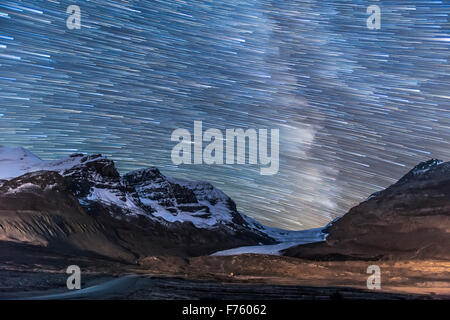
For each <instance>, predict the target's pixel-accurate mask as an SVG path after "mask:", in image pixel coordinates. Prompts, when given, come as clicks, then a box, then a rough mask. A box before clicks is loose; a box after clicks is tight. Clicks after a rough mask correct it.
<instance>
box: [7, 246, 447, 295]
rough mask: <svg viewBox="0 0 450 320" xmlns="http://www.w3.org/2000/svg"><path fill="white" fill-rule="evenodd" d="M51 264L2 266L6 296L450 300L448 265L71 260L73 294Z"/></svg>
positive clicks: (258, 258)
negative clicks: (369, 284)
mask: <svg viewBox="0 0 450 320" xmlns="http://www.w3.org/2000/svg"><path fill="white" fill-rule="evenodd" d="M46 258H49V256H47V257H46ZM48 261H52V265H46V261H41V263H42V264H41V263H40V264H29V263H22V264H20V265H18V264H13V263H10V262H0V299H25V298H37V299H194V300H195V299H219V300H220V299H450V262H447V261H399V262H373V261H372V262H366V261H330V262H312V261H306V260H300V259H296V258H288V257H280V256H269V255H239V256H205V257H197V258H180V257H148V258H145V259H143V260H141V261H139V262H138V263H137V264H136V265H125V264H120V263H112V262H105V261H101V260H94V259H88V260H86V258H83V259H80V260H79V261H77V260H76V259H72V260H65V261H66V262H67V263H70V264H73V263H75V264H76V263H78V264H79V265H80V267H81V269H82V290H80V291H68V290H67V288H66V280H67V277H68V275H67V274H66V273H65V268H64V267H63V268H61V267H62V266H63V265H64V263H62V264H59V263H56V264H54V262H58V261H57V260H47V262H48ZM59 262H62V260H61V261H59ZM372 264H377V265H379V266H380V268H381V272H382V275H381V279H382V284H381V285H382V289H381V290H375V291H374V290H368V289H367V288H366V281H367V277H368V276H369V274H367V273H366V270H367V267H368V266H369V265H372Z"/></svg>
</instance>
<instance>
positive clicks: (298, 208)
mask: <svg viewBox="0 0 450 320" xmlns="http://www.w3.org/2000/svg"><path fill="white" fill-rule="evenodd" d="M71 4H76V5H79V6H80V8H81V18H82V27H81V29H80V30H68V29H67V28H66V19H67V17H68V14H67V13H66V8H67V7H68V6H69V5H71ZM372 4H377V5H379V6H380V7H381V10H382V26H381V29H380V30H368V29H367V27H366V19H367V17H368V15H367V14H366V8H367V7H368V6H369V5H372ZM449 13H450V1H434V0H422V1H404V0H398V1H375V0H372V1H369V0H368V1H361V0H357V1H344V0H341V1H336V0H334V1H313V0H310V1H256V0H247V1H230V0H224V1H212V0H211V1H206V0H203V1H172V0H164V1H154V0H152V1H150V0H149V1H118V0H114V1H110V0H108V1H106V0H105V1H100V0H94V1H75V0H71V1H56V0H54V1H44V0H42V1H2V2H1V3H0V144H2V145H7V146H17V145H21V146H25V147H27V148H29V149H30V150H31V151H33V152H34V153H36V154H37V155H39V156H41V157H42V158H44V159H50V158H59V157H62V156H64V155H68V154H70V153H73V152H78V151H81V152H88V153H103V154H105V155H108V156H110V157H111V158H112V159H114V160H116V163H117V165H118V167H119V168H120V169H121V171H123V172H125V171H128V170H130V169H135V168H140V167H144V166H148V165H155V166H158V167H159V168H161V170H162V171H163V172H164V173H166V174H167V175H173V176H177V177H184V178H188V179H201V180H208V181H211V182H213V183H214V184H215V185H216V186H217V187H219V188H221V189H223V190H224V191H225V192H226V193H228V194H229V195H230V196H231V197H232V198H233V199H234V200H235V201H236V202H237V204H238V207H239V208H240V209H241V211H242V212H243V213H246V214H248V215H250V216H252V217H254V218H257V219H258V220H259V221H261V222H263V223H266V224H270V225H274V226H279V227H285V228H292V229H301V228H307V227H314V226H320V225H323V224H325V223H326V222H328V221H329V220H331V219H332V218H334V217H336V216H338V215H341V214H343V213H345V212H346V211H347V210H348V209H349V208H350V207H351V206H353V205H355V204H357V203H358V202H360V201H362V200H364V199H365V198H366V197H367V196H368V195H369V194H370V193H372V192H374V191H377V190H380V189H381V188H384V187H386V186H388V185H389V184H390V183H392V182H394V181H395V180H397V179H398V178H399V177H400V176H402V175H403V174H404V173H405V172H407V171H408V170H409V169H410V167H412V166H414V165H415V164H417V163H418V162H420V161H422V160H425V159H428V158H431V157H437V158H440V159H443V160H449V159H450V145H449V141H450V129H449V127H450V115H449V111H450V64H449V56H450V51H449V49H450V31H449ZM194 120H202V121H203V126H204V128H205V129H207V128H218V129H221V130H225V129H226V128H279V129H280V159H281V164H280V172H279V174H278V175H276V176H261V175H260V174H259V166H250V165H247V166H216V167H211V166H205V165H200V166H199V165H193V166H181V167H176V166H174V165H173V164H172V163H171V159H170V153H171V150H172V147H173V146H174V143H172V142H171V141H170V135H171V133H172V131H173V130H175V129H177V128H187V129H189V130H191V131H192V128H193V122H194Z"/></svg>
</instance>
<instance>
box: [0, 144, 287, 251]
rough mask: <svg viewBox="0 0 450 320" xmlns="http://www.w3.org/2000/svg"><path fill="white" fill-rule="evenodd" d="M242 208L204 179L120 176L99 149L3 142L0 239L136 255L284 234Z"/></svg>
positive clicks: (148, 172)
mask: <svg viewBox="0 0 450 320" xmlns="http://www.w3.org/2000/svg"><path fill="white" fill-rule="evenodd" d="M284 233H285V232H284V231H283V230H277V229H273V228H268V227H265V226H262V225H260V224H259V223H257V222H256V221H254V220H252V219H250V218H249V217H247V216H244V215H242V214H240V213H239V212H238V211H237V209H236V205H235V203H234V202H233V201H232V200H231V199H230V198H229V197H228V196H227V195H225V194H224V193H223V192H221V191H220V190H218V189H216V188H215V187H214V186H212V185H211V184H209V183H206V182H188V181H182V180H177V179H172V178H168V177H165V176H164V175H163V174H161V172H160V171H159V170H158V169H157V168H147V169H142V170H137V171H133V172H130V173H128V174H125V175H124V176H121V175H120V174H119V173H118V171H117V169H116V167H115V165H114V162H113V161H111V160H108V159H107V158H105V157H102V156H101V155H92V156H85V155H82V154H74V155H71V156H70V157H69V158H67V159H63V160H60V161H42V160H40V159H39V158H38V157H36V156H34V155H33V154H32V153H30V152H29V151H27V150H25V149H23V148H4V147H1V148H0V240H1V241H9V242H20V243H27V244H30V245H38V246H44V247H48V248H51V249H54V250H57V251H58V252H69V253H73V252H78V253H83V254H88V253H89V254H94V255H100V256H105V257H110V258H114V259H125V260H133V259H138V258H139V257H142V256H147V255H170V254H173V255H186V256H188V255H200V254H209V253H212V252H215V251H218V250H224V249H229V248H233V247H238V246H244V245H257V244H261V243H262V244H273V243H275V242H276V240H277V238H279V237H282V236H283V235H284Z"/></svg>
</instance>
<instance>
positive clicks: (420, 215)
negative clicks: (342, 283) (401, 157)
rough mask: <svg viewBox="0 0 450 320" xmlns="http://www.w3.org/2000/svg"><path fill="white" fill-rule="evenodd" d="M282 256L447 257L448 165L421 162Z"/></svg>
mask: <svg viewBox="0 0 450 320" xmlns="http://www.w3.org/2000/svg"><path fill="white" fill-rule="evenodd" d="M327 229H328V230H325V231H326V232H328V233H329V235H328V237H327V239H326V241H325V242H321V243H314V244H306V245H301V246H296V247H293V248H290V249H287V250H285V251H284V254H285V255H288V256H294V257H300V258H307V259H314V260H350V259H362V260H373V259H444V260H449V259H450V162H445V163H443V162H442V161H439V160H436V159H432V160H429V161H426V162H422V163H420V164H419V165H417V166H416V167H415V168H414V169H412V170H411V171H410V172H408V173H407V174H406V175H405V176H404V177H403V178H401V179H400V180H399V181H398V182H397V183H395V184H393V185H392V186H390V187H388V188H387V189H385V190H383V191H381V192H377V193H375V194H373V195H372V196H370V197H369V198H368V199H367V200H366V201H364V202H363V203H361V204H359V205H358V206H356V207H354V208H353V209H351V210H350V211H349V212H348V213H347V214H345V215H344V216H343V217H342V218H340V219H339V220H337V221H335V222H334V223H332V224H331V226H329V227H328V228H327Z"/></svg>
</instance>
